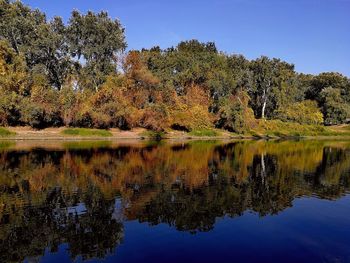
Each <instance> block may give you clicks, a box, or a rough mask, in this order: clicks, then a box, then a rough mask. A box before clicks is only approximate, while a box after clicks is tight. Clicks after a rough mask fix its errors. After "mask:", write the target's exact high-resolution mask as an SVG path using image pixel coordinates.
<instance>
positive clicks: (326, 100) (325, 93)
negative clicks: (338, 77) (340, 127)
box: [320, 87, 350, 125]
mask: <svg viewBox="0 0 350 263" xmlns="http://www.w3.org/2000/svg"><path fill="white" fill-rule="evenodd" d="M320 97H321V105H322V111H323V116H324V122H325V124H326V125H336V124H342V123H344V121H345V120H346V119H347V118H348V117H349V116H350V105H349V104H348V103H346V102H345V101H344V99H343V98H342V96H341V90H340V89H334V88H332V87H328V88H325V89H323V90H322V92H321V94H320Z"/></svg>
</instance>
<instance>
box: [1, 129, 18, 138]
mask: <svg viewBox="0 0 350 263" xmlns="http://www.w3.org/2000/svg"><path fill="white" fill-rule="evenodd" d="M14 135H16V133H15V132H12V131H9V130H8V129H6V128H4V127H0V137H10V136H14Z"/></svg>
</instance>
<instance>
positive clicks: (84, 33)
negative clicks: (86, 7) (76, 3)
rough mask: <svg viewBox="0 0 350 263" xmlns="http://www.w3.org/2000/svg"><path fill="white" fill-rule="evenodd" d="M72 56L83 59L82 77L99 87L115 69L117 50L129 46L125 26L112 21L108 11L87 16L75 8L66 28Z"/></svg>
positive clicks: (94, 86)
mask: <svg viewBox="0 0 350 263" xmlns="http://www.w3.org/2000/svg"><path fill="white" fill-rule="evenodd" d="M67 41H68V43H69V50H70V53H71V55H72V56H73V57H74V58H76V59H77V60H78V61H79V60H80V59H81V58H84V60H85V65H84V67H83V69H82V72H81V74H82V77H83V78H88V79H89V82H88V83H90V85H91V86H92V88H94V89H95V90H97V89H98V87H99V85H101V84H102V83H103V82H104V81H105V80H106V76H107V75H109V74H111V73H114V72H116V66H117V65H116V60H117V53H118V52H121V51H123V50H124V49H125V48H126V43H125V37H124V28H123V27H122V25H121V24H120V22H119V20H112V19H111V18H110V17H109V16H108V13H107V12H100V13H98V14H95V13H93V12H91V11H89V12H88V13H87V14H86V15H83V14H80V13H79V12H78V11H73V12H72V16H71V18H70V20H69V23H68V28H67Z"/></svg>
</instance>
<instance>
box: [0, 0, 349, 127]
mask: <svg viewBox="0 0 350 263" xmlns="http://www.w3.org/2000/svg"><path fill="white" fill-rule="evenodd" d="M126 47H127V43H126V41H125V29H124V27H123V26H122V24H121V22H120V21H119V20H118V19H112V18H111V17H109V15H108V13H107V12H100V13H94V12H92V11H88V12H87V13H86V14H82V13H80V12H78V11H73V12H72V14H71V17H70V18H69V19H68V21H67V22H66V23H65V22H64V21H63V20H62V18H60V17H54V18H52V19H51V20H48V19H47V18H46V15H45V14H44V13H43V12H41V11H40V10H37V9H32V8H30V7H29V6H26V5H24V4H23V3H21V2H20V1H14V2H12V1H9V0H0V77H1V78H0V93H1V94H2V95H1V98H0V125H31V126H32V127H35V128H44V127H48V126H61V125H66V126H79V127H96V128H112V127H118V128H121V129H130V128H133V127H144V128H147V129H152V130H157V131H164V130H167V129H170V128H173V129H180V130H185V131H190V130H193V129H201V128H214V127H217V128H223V129H228V130H230V131H234V132H238V133H244V132H247V131H249V130H250V129H251V128H252V127H254V125H256V123H257V121H258V120H259V119H262V120H266V119H280V120H282V121H284V122H298V123H301V124H310V123H312V124H317V125H319V124H324V125H334V124H342V123H345V122H347V121H348V120H349V118H350V80H349V78H348V77H346V76H343V75H341V74H340V73H336V72H326V73H321V74H319V75H316V76H314V75H307V74H301V73H298V72H296V71H295V68H294V65H293V64H290V63H288V62H285V61H282V60H280V59H277V58H268V57H266V56H261V57H260V58H257V59H254V60H248V59H247V58H245V57H244V56H243V55H237V54H226V53H224V52H220V51H219V50H218V49H217V47H216V45H215V43H214V42H207V43H202V42H200V41H198V40H189V41H182V42H180V43H179V44H178V45H176V46H173V47H169V48H165V49H161V48H160V47H152V48H150V49H141V50H129V51H127V52H126V51H125V50H126ZM301 109H303V110H305V111H304V112H303V113H302V112H301ZM301 115H304V116H303V117H302V118H301V117H300V116H301ZM305 115H306V116H305Z"/></svg>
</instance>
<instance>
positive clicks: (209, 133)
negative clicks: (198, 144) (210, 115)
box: [188, 129, 219, 137]
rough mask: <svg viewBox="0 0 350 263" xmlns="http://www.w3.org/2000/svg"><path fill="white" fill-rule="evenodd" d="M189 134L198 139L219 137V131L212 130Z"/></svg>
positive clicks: (196, 131) (201, 130) (195, 131)
mask: <svg viewBox="0 0 350 263" xmlns="http://www.w3.org/2000/svg"><path fill="white" fill-rule="evenodd" d="M188 134H189V135H191V136H196V137H215V136H218V135H219V134H218V132H217V131H214V130H210V129H200V130H192V131H190V132H189V133H188Z"/></svg>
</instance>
